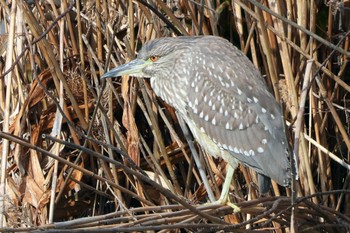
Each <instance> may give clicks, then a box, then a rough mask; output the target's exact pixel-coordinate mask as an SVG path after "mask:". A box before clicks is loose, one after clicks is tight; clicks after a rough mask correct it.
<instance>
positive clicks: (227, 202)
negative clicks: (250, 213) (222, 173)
mask: <svg viewBox="0 0 350 233" xmlns="http://www.w3.org/2000/svg"><path fill="white" fill-rule="evenodd" d="M234 171H235V169H234V168H233V167H232V166H230V165H228V169H227V173H226V178H225V182H224V185H223V186H222V191H221V195H220V198H219V200H217V201H215V202H214V203H213V204H225V205H228V206H230V207H232V209H233V211H234V212H235V213H237V212H240V211H241V209H240V208H239V207H238V206H236V205H235V204H233V203H231V202H230V200H229V198H228V194H229V191H230V185H231V181H232V177H233V173H234Z"/></svg>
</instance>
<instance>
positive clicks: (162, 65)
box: [103, 36, 290, 192]
mask: <svg viewBox="0 0 350 233" xmlns="http://www.w3.org/2000/svg"><path fill="white" fill-rule="evenodd" d="M135 67H136V68H135ZM123 74H130V75H134V76H139V77H140V76H141V77H148V78H151V86H152V88H153V89H154V92H155V93H156V94H157V95H158V96H160V97H161V98H162V99H163V100H164V101H166V102H167V103H168V104H170V105H172V106H173V107H174V108H175V109H176V110H177V111H178V112H179V113H180V114H181V116H182V117H183V118H184V120H185V121H186V123H187V124H188V125H189V127H190V129H191V131H192V133H193V135H194V136H195V138H196V139H197V141H198V142H199V144H200V145H201V146H202V147H203V148H204V149H205V150H206V151H207V152H208V153H209V154H211V155H213V156H219V157H223V159H225V160H226V161H227V162H228V163H229V164H230V165H231V166H232V167H233V168H235V167H236V164H237V163H236V160H235V159H238V160H239V161H240V162H243V163H244V164H246V165H248V166H250V167H252V168H254V169H255V170H256V171H257V172H258V173H260V174H262V175H264V176H261V177H260V178H261V179H267V178H266V177H265V176H267V177H271V178H272V179H273V180H275V181H276V182H277V183H279V184H280V185H283V186H288V185H289V184H290V163H289V160H288V153H287V139H286V136H285V133H284V131H283V124H282V119H281V110H280V107H279V105H278V104H277V102H276V100H275V99H274V97H273V96H272V94H271V93H270V92H269V91H268V88H267V86H266V84H265V82H264V80H263V79H262V78H261V75H260V73H259V72H258V71H257V69H256V68H255V67H254V65H253V64H252V63H251V62H250V60H249V59H248V58H247V57H246V56H245V55H244V54H243V53H242V52H241V51H240V50H238V49H237V48H236V47H234V46H233V45H232V44H231V43H229V42H228V41H226V40H224V39H222V38H219V37H214V36H203V37H177V38H161V39H158V40H153V41H151V42H149V43H146V44H145V45H144V46H143V47H142V49H141V50H140V51H139V54H138V58H137V59H136V60H134V61H132V62H131V63H129V64H126V65H123V66H121V67H117V68H116V69H113V70H111V71H110V72H108V73H106V74H105V75H104V76H103V77H111V76H118V75H123ZM261 191H263V192H265V191H266V187H265V188H263V189H262V190H261Z"/></svg>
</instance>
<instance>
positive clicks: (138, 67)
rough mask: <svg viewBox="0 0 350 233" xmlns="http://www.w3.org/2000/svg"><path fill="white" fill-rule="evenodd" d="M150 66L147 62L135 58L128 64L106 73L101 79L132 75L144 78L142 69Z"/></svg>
mask: <svg viewBox="0 0 350 233" xmlns="http://www.w3.org/2000/svg"><path fill="white" fill-rule="evenodd" d="M149 64H150V62H149V61H144V60H141V59H138V58H136V59H135V60H132V61H131V62H129V63H126V64H124V65H120V66H118V67H116V68H114V69H112V70H110V71H108V72H107V73H105V74H104V75H103V76H102V78H103V79H104V78H111V77H118V76H121V75H133V76H137V77H142V76H146V75H145V74H144V73H143V71H142V70H143V68H145V67H146V66H148V65H149Z"/></svg>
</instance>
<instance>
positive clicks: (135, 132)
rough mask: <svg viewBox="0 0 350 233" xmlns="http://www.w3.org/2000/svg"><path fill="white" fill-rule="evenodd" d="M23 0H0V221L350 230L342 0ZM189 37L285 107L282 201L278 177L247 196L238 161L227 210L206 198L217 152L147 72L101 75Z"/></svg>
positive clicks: (249, 184)
mask: <svg viewBox="0 0 350 233" xmlns="http://www.w3.org/2000/svg"><path fill="white" fill-rule="evenodd" d="M26 2H32V1H23V2H22V1H14V0H13V1H12V2H11V3H10V4H9V5H6V3H5V1H3V0H1V1H0V4H1V5H2V8H1V9H0V12H1V14H0V16H1V17H2V18H1V21H2V22H3V23H4V25H6V28H7V33H3V32H1V31H0V32H1V33H3V34H1V35H0V52H1V54H0V56H1V57H0V58H1V61H0V71H1V72H0V75H1V79H0V93H1V94H0V109H1V112H0V113H1V114H0V117H1V126H2V127H1V129H2V130H1V132H0V138H1V139H2V141H1V151H2V157H1V161H2V164H1V170H0V172H1V180H0V197H1V198H0V212H1V213H4V214H3V215H0V217H1V218H0V224H1V225H0V226H2V227H1V229H0V231H2V232H5V231H11V232H16V231H34V230H38V231H39V230H47V231H55V232H56V231H57V232H62V231H63V229H69V231H70V232H79V231H83V230H86V231H89V232H90V231H91V232H102V231H109V232H116V231H123V232H131V231H135V232H142V231H146V230H148V231H151V232H152V231H156V232H158V231H159V232H169V231H171V232H173V231H174V232H219V231H220V230H221V231H226V232H227V231H233V230H235V231H242V232H243V231H244V232H246V231H255V230H256V231H258V230H259V231H274V232H296V231H300V232H302V231H304V232H310V231H311V232H347V231H350V207H349V204H348V203H350V195H349V194H350V191H349V183H350V179H349V178H350V176H349V174H350V173H349V170H350V166H349V159H350V156H349V149H350V140H349V117H348V116H349V113H350V112H349V108H348V104H349V101H348V97H349V94H348V92H350V86H349V85H348V83H349V81H350V79H349V77H350V68H349V67H350V66H349V58H350V50H349V42H350V18H349V17H350V1H349V0H325V1H300V0H283V1H256V0H248V1H241V0H231V1H219V0H214V1H210V0H201V1H200V0H193V1H192V0H178V1H166V2H165V1H162V0H152V1H151V0H150V1H146V0H135V1H131V0H115V1H101V2H100V1H84V2H80V1H76V2H75V3H74V4H73V5H69V3H68V1H65V0H63V1H34V2H35V3H31V4H28V3H26ZM48 2H50V3H48ZM0 30H2V29H0ZM199 34H204V35H218V36H222V37H225V38H226V39H228V40H230V41H231V42H232V43H234V44H235V45H236V46H238V47H240V48H241V50H242V51H244V52H245V53H246V54H247V55H248V56H249V57H250V58H251V60H252V61H253V63H254V64H255V65H256V67H258V68H259V70H260V71H261V73H262V74H263V75H264V78H265V79H266V81H267V83H268V84H269V87H270V88H271V91H272V92H274V94H275V97H276V99H277V100H278V101H279V102H280V103H281V104H282V105H283V109H284V115H285V120H286V125H287V132H288V137H289V139H290V144H291V145H292V148H294V152H295V154H296V157H297V161H298V165H299V181H298V182H297V185H296V187H295V189H296V190H297V196H298V197H297V199H296V201H295V203H294V204H293V205H291V199H290V196H291V190H285V189H283V188H281V187H278V186H277V185H276V184H274V185H273V188H272V189H271V192H270V195H269V196H268V197H259V196H258V193H257V190H256V185H254V183H256V175H255V173H254V172H253V171H251V170H249V169H247V168H246V167H244V166H240V169H239V171H236V173H235V179H234V181H233V183H232V190H234V191H232V196H231V200H232V202H234V203H237V205H238V206H240V207H241V212H240V213H238V214H233V213H232V209H231V208H230V207H227V206H218V205H215V206H213V205H205V204H204V203H206V202H207V201H208V197H207V191H206V189H205V188H204V186H203V180H202V179H203V178H204V179H208V181H209V184H210V186H211V188H212V191H213V193H214V194H215V195H216V196H217V197H218V196H219V194H220V190H221V185H222V183H223V177H224V174H225V163H224V162H223V161H220V160H215V159H213V158H212V157H210V156H203V154H204V153H203V152H202V151H201V150H200V148H198V147H193V146H191V145H192V142H191V140H190V141H188V140H186V137H185V136H184V134H183V133H182V130H181V128H180V126H179V123H178V120H177V118H176V114H175V112H174V110H173V109H172V108H171V107H169V106H168V105H166V104H165V103H164V102H162V101H161V100H160V99H158V98H156V96H155V95H154V93H153V92H152V90H151V88H150V85H149V83H148V81H147V80H136V79H134V78H132V77H122V78H116V79H114V80H108V82H107V83H106V86H104V85H102V82H101V80H100V77H101V76H102V74H103V73H104V72H105V71H106V70H109V69H110V68H112V67H115V66H118V65H119V64H122V63H124V62H125V61H127V60H130V59H132V58H133V57H134V56H135V53H136V52H137V50H138V49H139V48H140V46H141V45H142V44H143V43H144V42H146V41H149V40H151V39H154V38H158V37H165V36H180V35H199ZM193 150H197V151H198V152H199V154H200V155H201V158H203V159H202V164H201V166H202V168H203V169H204V171H205V173H206V174H207V176H206V177H202V176H200V175H199V170H198V165H196V164H195V162H194V160H193V158H192V156H191V154H192V153H194V151H193ZM271 164H272V166H273V161H271Z"/></svg>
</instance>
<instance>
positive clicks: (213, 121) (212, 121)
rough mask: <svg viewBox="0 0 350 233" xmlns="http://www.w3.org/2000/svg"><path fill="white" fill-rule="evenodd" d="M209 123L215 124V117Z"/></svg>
mask: <svg viewBox="0 0 350 233" xmlns="http://www.w3.org/2000/svg"><path fill="white" fill-rule="evenodd" d="M211 123H212V124H213V125H216V120H215V117H214V118H213V120H211Z"/></svg>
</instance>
